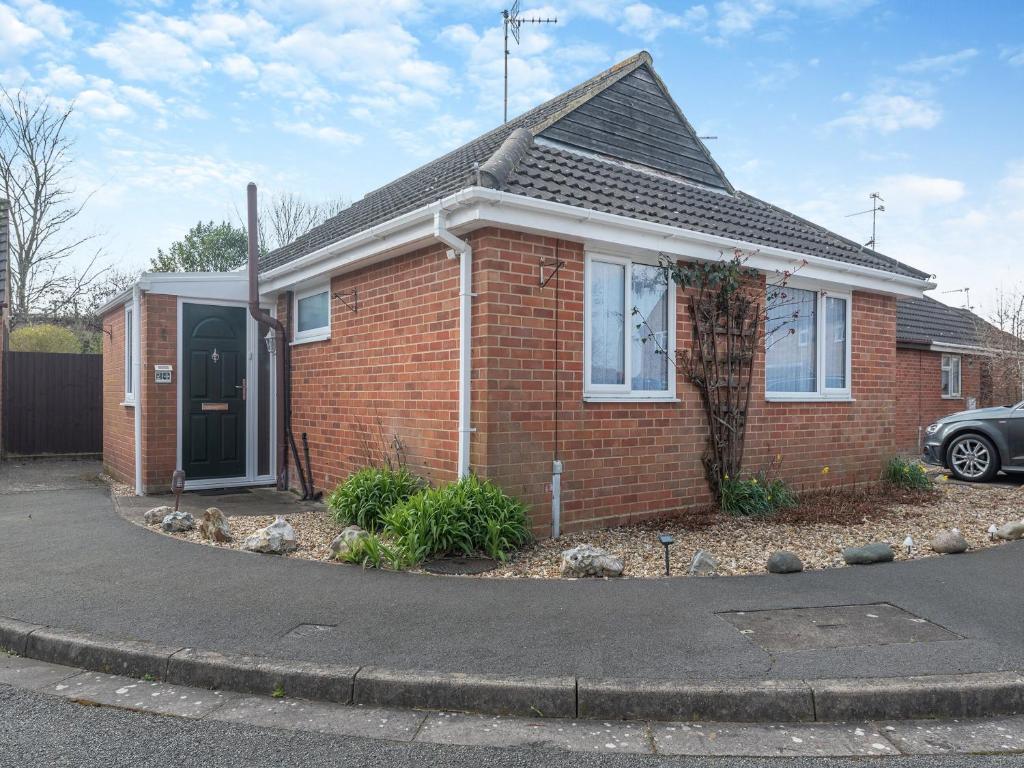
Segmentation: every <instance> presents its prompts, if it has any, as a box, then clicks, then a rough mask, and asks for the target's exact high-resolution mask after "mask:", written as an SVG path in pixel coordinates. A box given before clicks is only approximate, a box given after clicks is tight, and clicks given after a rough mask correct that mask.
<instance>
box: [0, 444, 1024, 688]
mask: <svg viewBox="0 0 1024 768" xmlns="http://www.w3.org/2000/svg"><path fill="white" fill-rule="evenodd" d="M85 466H88V465H85V464H77V466H72V465H71V464H65V463H61V464H52V465H49V467H50V468H49V469H47V468H44V465H42V464H25V465H23V466H20V467H19V466H5V467H3V469H2V470H0V471H2V474H0V480H2V487H0V615H3V616H9V617H13V618H18V619H22V620H25V621H31V622H36V623H41V624H51V625H55V626H62V627H69V628H74V629H80V630H87V631H92V632H96V633H99V634H103V635H108V636H112V637H134V638H137V639H142V640H149V641H153V642H158V643H162V644H165V645H177V646H199V647H204V648H209V649H214V650H221V651H228V652H232V651H233V652H251V653H257V654H265V655H269V656H277V657H281V658H294V659H310V660H321V661H332V662H337V663H346V664H354V665H383V666H388V667H391V668H399V669H400V668H418V669H428V670H438V671H468V672H491V673H507V674H551V675H577V676H616V677H639V678H657V677H662V676H669V677H678V678H692V679H698V678H704V679H712V678H759V677H776V678H791V677H832V676H837V677H838V676H896V675H908V674H925V673H954V672H966V671H986V670H996V669H1021V668H1024V639H1022V635H1021V632H1020V628H1021V627H1022V626H1024V600H1022V599H1021V597H1020V594H1021V583H1022V573H1024V567H1022V566H1024V544H1009V545H1006V546H1003V547H998V548H994V549H990V550H986V551H984V552H979V553H975V554H969V555H961V556H955V557H943V558H930V559H927V560H924V561H918V562H913V563H894V564H888V565H880V566H870V567H861V568H846V569H839V570H832V571H820V572H812V573H804V574H797V575H793V576H784V577H781V576H753V577H732V578H705V579H688V578H678V579H665V580H652V581H645V580H640V579H621V580H612V581H590V580H585V581H574V582H570V581H553V582H552V581H535V580H515V581H502V580H493V579H488V580H474V579H468V578H457V577H456V578H445V577H434V576H424V575H415V574H402V573H387V572H377V571H363V570H362V569H359V568H356V567H345V566H331V565H326V564H321V563H315V562H308V561H302V560H293V559H278V558H274V557H270V556H262V555H253V554H247V553H242V552H235V551H225V550H217V549H213V548H211V547H203V546H200V545H195V544H189V543H186V542H182V541H178V540H174V539H171V538H169V537H166V536H161V535H159V534H156V533H154V532H152V531H148V530H145V529H143V528H141V527H139V526H137V525H134V524H132V523H130V522H127V521H126V520H124V519H123V518H121V517H120V516H118V515H117V514H116V513H115V512H114V511H113V508H112V504H111V500H110V498H109V496H108V494H107V491H106V488H105V487H103V486H99V485H97V484H95V483H93V482H91V481H89V480H88V479H87V478H86V477H85V475H86V474H87V472H85V471H83V472H81V473H79V472H77V471H76V470H77V469H80V468H84V467H85ZM47 477H49V478H51V480H50V481H49V486H50V487H51V489H50V490H45V491H41V490H37V489H38V488H39V487H41V486H43V485H47V481H46V478H47ZM683 545H684V546H685V542H684V543H683ZM871 603H891V604H893V605H895V606H898V607H900V608H902V609H904V610H906V611H909V612H911V613H912V614H914V615H915V616H917V617H921V618H924V619H927V620H929V621H931V622H934V623H935V624H937V625H939V626H941V627H944V628H945V629H947V630H949V632H951V633H953V634H954V635H955V637H949V636H948V635H947V634H946V633H938V635H937V636H941V637H942V638H943V639H937V640H929V641H924V642H917V643H894V644H885V645H878V644H870V643H869V642H868V641H869V638H867V637H865V642H866V644H865V645H862V646H858V647H853V648H843V649H840V650H773V651H771V652H769V651H766V650H764V649H762V648H761V647H760V646H759V645H757V644H755V643H754V642H753V641H752V640H751V639H750V636H749V635H747V634H743V633H742V632H741V631H740V629H739V628H738V627H737V626H736V624H735V623H734V622H730V621H727V620H725V618H723V617H722V616H720V615H718V614H719V613H721V612H725V611H737V610H740V611H753V610H758V609H766V608H792V607H809V606H829V605H848V604H857V605H863V604H871ZM301 624H318V625H323V626H329V627H331V628H330V629H326V630H321V631H313V632H300V633H298V634H299V635H300V636H299V637H296V636H295V635H289V633H290V632H291V631H292V630H294V629H295V628H296V627H297V626H299V625H301Z"/></svg>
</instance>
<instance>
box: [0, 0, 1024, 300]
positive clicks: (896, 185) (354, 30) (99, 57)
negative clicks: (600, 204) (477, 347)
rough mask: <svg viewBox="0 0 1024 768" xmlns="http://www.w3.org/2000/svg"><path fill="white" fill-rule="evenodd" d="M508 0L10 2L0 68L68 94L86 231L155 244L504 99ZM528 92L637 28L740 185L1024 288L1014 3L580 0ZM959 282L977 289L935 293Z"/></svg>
mask: <svg viewBox="0 0 1024 768" xmlns="http://www.w3.org/2000/svg"><path fill="white" fill-rule="evenodd" d="M506 5H507V3H505V2H483V1H481V0H475V1H474V0H423V1H422V2H415V1H414V0H374V1H373V2H369V1H368V0H333V1H332V0H251V2H220V1H218V0H204V1H201V2H195V3H185V2H169V1H164V2H161V1H159V0H153V1H152V2H146V1H145V0H122V1H121V2H67V3H48V2H42V1H41V0H0V85H3V86H5V87H7V88H9V89H10V88H19V87H24V88H26V89H29V90H33V91H37V92H39V93H43V94H46V95H47V96H49V97H51V98H54V99H57V100H72V99H73V100H75V104H76V110H75V116H74V120H73V124H72V128H73V131H74V133H75V134H76V136H77V145H76V164H75V173H76V179H75V183H76V188H77V190H78V192H79V194H81V195H84V194H86V193H89V192H92V193H93V196H92V198H91V199H90V201H89V204H88V206H87V208H86V213H85V214H84V216H83V221H82V224H81V226H82V228H83V229H85V230H88V231H90V232H95V233H98V234H99V242H100V243H101V244H102V245H103V247H104V249H105V253H106V258H107V259H108V260H109V261H110V262H113V263H116V264H118V265H119V266H121V267H129V266H138V267H143V266H145V265H146V264H148V260H149V258H150V257H151V256H153V255H154V254H155V252H156V249H157V248H158V247H161V246H166V245H167V244H168V243H169V242H170V241H171V240H174V239H176V238H179V237H180V236H181V235H183V234H184V232H185V231H186V230H187V229H188V228H189V227H190V226H192V225H193V224H194V223H195V222H196V221H198V220H199V219H211V218H212V219H222V218H228V219H232V220H237V211H239V210H241V209H242V206H243V202H244V186H245V183H246V182H247V181H249V180H254V181H256V182H257V183H258V184H260V186H261V189H262V190H264V191H265V192H271V191H292V192H298V193H301V194H303V195H304V196H306V197H308V198H310V199H311V200H318V199H323V198H333V197H338V196H343V197H346V198H349V199H357V198H358V197H360V196H361V195H362V194H363V193H365V192H367V191H368V190H371V189H373V188H375V187H377V186H379V185H381V184H383V183H385V182H387V181H389V180H390V179H392V178H394V177H396V176H398V175H400V174H401V173H403V172H405V171H407V170H409V169H411V168H413V167H415V166H417V165H419V164H421V163H423V162H425V161H427V160H429V159H431V158H432V157H435V156H436V155H438V154H440V153H442V152H443V151H445V150H447V149H450V148H452V147H455V146H457V145H458V144H460V143H462V142H464V141H466V140H468V139H470V138H472V137H473V136H475V135H477V134H479V133H482V132H483V131H485V130H487V129H489V128H492V127H494V126H495V125H496V124H497V123H498V122H500V120H501V66H502V58H501V42H500V36H501V25H500V15H499V12H500V10H501V9H502V8H503V7H505V6H506ZM523 8H524V12H525V13H526V14H530V15H533V14H536V15H541V16H557V17H558V24H557V25H548V26H545V27H526V28H524V31H523V36H522V44H521V45H520V46H518V47H515V46H513V60H512V62H511V72H512V85H511V90H512V112H513V113H518V112H521V111H522V110H524V109H525V108H528V107H529V106H532V105H534V104H536V103H538V102H540V101H542V100H544V99H546V98H548V97H550V96H552V95H555V94H556V93H558V92H560V91H562V90H564V89H565V88H568V87H570V86H572V85H574V84H575V83H577V82H579V81H580V80H583V79H585V78H587V77H589V76H591V75H593V74H595V73H597V72H599V71H600V70H602V69H604V68H605V67H607V66H610V65H611V64H613V63H614V62H615V61H617V60H619V59H622V58H624V57H625V56H628V55H630V54H632V53H634V52H636V51H637V50H639V49H641V48H646V49H647V50H649V51H650V52H651V53H652V55H653V56H654V64H655V68H656V69H657V71H658V73H659V74H660V75H661V76H662V78H663V79H664V80H665V82H666V83H667V85H668V86H669V88H670V90H671V91H672V94H673V96H674V97H675V99H676V101H677V102H678V103H679V105H680V106H681V108H682V109H683V111H684V112H685V113H686V114H687V116H688V117H689V118H690V120H691V121H692V122H693V123H694V124H695V125H696V127H697V128H698V130H699V132H700V133H702V134H706V135H714V136H717V137H718V138H717V139H716V140H713V141H710V142H709V146H710V149H711V151H712V153H713V154H714V155H715V157H716V159H717V160H718V161H719V163H720V164H721V165H722V166H723V168H724V170H725V172H726V174H727V175H728V176H729V178H730V179H731V181H732V182H733V184H735V185H736V186H737V187H739V188H741V189H743V190H745V191H748V192H750V193H752V194H755V195H758V196H761V197H763V198H765V199H767V200H769V201H771V202H773V203H776V204H778V205H782V206H784V207H788V208H790V209H791V210H794V211H796V212H798V213H800V214H802V215H804V216H807V217H809V218H811V219H813V220H815V221H817V222H819V223H822V224H824V225H826V226H829V227H830V228H833V229H835V230H836V231H838V232H840V233H842V234H845V235H847V236H849V237H851V238H854V239H857V240H860V241H862V242H863V241H865V240H867V238H868V237H869V236H870V216H861V217H853V218H847V217H846V214H849V213H852V212H855V211H860V210H864V209H866V208H868V207H870V204H869V201H868V197H867V196H868V194H869V193H870V192H873V191H878V192H880V193H881V194H882V195H883V197H884V198H885V199H886V207H887V212H886V213H885V214H882V216H881V217H880V221H879V234H878V243H879V249H880V250H882V251H883V252H885V253H887V254H889V255H891V256H894V257H896V258H899V259H901V260H903V261H907V262H909V263H911V264H913V265H915V266H917V267H920V268H922V269H925V270H926V271H929V272H933V273H935V274H936V275H937V277H938V283H939V291H943V290H953V289H958V288H963V287H969V288H970V289H971V299H972V303H973V304H974V305H975V306H976V307H977V308H978V309H979V310H980V311H982V312H985V311H986V310H987V309H988V308H989V307H990V306H991V302H992V300H993V298H994V295H995V292H996V290H997V289H998V288H999V287H1000V286H1002V287H1009V286H1013V285H1022V286H1024V275H1022V270H1021V268H1020V264H1021V263H1022V255H1021V242H1022V240H1024V237H1022V236H1024V141H1022V139H1021V137H1022V135H1024V132H1022V125H1024V3H1020V2H1004V3H1000V2H996V1H995V0H987V1H986V2H985V3H978V4H964V3H962V2H909V1H903V2H895V1H887V0H724V1H716V0H709V1H708V2H704V3H675V2H661V3H656V2H647V3H644V2H636V3H630V2H609V1H608V0H589V2H583V1H582V0H564V1H563V2H557V1H555V0H551V1H550V2H547V3H543V4H539V3H534V4H530V3H524V4H523ZM938 298H941V299H943V300H945V301H947V302H948V303H952V304H960V303H962V301H963V299H962V295H961V294H945V295H938Z"/></svg>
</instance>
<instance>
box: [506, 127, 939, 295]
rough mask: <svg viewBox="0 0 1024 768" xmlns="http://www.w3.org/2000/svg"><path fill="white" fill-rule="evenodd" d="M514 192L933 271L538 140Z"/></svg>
mask: <svg viewBox="0 0 1024 768" xmlns="http://www.w3.org/2000/svg"><path fill="white" fill-rule="evenodd" d="M507 190H508V191H509V192H514V193H516V194H520V195H525V196H527V197H535V198H540V199H542V200H550V201H552V202H558V203H566V204H568V205H578V206H580V207H581V208H590V209H593V210H597V211H604V212H606V213H616V214H620V215H622V216H629V217H631V218H634V219H644V220H646V221H653V222H657V223H660V224H669V225H671V226H675V227H680V228H682V229H688V230H692V231H695V232H703V233H705V234H709V235H719V236H721V237H727V238H731V239H735V240H744V241H747V242H751V243H755V244H757V245H765V246H772V247H775V248H784V249H787V250H791V251H796V252H798V253H803V254H807V255H809V256H822V257H824V258H827V259H833V260H835V261H842V262H846V263H848V264H857V265H860V266H864V267H873V268H875V269H881V270H885V271H886V272H893V273H896V274H899V275H904V276H907V277H917V278H926V277H927V275H926V274H925V273H924V272H921V271H919V270H916V269H913V268H912V267H908V266H906V265H905V264H900V263H899V262H898V261H895V260H893V259H890V258H888V257H886V256H882V255H881V254H877V253H874V252H873V251H869V250H867V249H865V248H862V247H861V246H859V245H857V244H856V243H853V242H851V241H849V240H846V239H845V238H842V237H840V236H839V235H836V234H834V233H832V232H829V231H828V230H827V229H824V228H823V227H819V226H816V225H814V224H811V223H810V222H807V221H805V220H804V219H801V218H799V217H797V216H794V215H793V214H791V213H788V212H787V211H784V210H782V209H781V208H777V207H775V206H772V205H769V204H767V203H765V202H762V201H761V200H758V199H757V198H755V197H751V196H750V195H746V194H742V193H740V194H737V195H729V194H724V193H721V192H715V191H712V190H709V189H705V188H703V187H699V186H696V185H694V184H686V183H682V182H679V181H676V180H674V179H671V178H667V177H665V176H658V175H654V174H651V173H648V172H645V171H641V170H636V169H634V168H629V167H625V166H623V165H622V164H619V163H614V162H609V161H606V160H602V159H599V158H597V157H589V156H582V155H579V154H577V153H575V152H568V151H565V150H561V149H556V148H554V147H547V146H543V145H534V146H533V148H532V149H531V150H530V152H528V153H527V155H526V156H525V157H524V158H523V160H522V161H521V162H520V164H519V167H518V168H517V169H516V171H515V173H513V174H512V176H511V177H510V179H509V182H508V185H507Z"/></svg>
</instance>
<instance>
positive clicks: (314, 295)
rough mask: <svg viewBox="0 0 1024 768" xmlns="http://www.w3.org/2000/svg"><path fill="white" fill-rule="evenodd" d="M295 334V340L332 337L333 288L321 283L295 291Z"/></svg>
mask: <svg viewBox="0 0 1024 768" xmlns="http://www.w3.org/2000/svg"><path fill="white" fill-rule="evenodd" d="M294 313H295V335H294V338H293V341H294V342H295V343H301V342H304V341H323V340H324V339H329V338H331V290H330V286H329V285H320V286H317V287H316V288H311V289H308V290H305V291H297V292H296V293H295V307H294Z"/></svg>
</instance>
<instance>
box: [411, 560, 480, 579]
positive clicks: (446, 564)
mask: <svg viewBox="0 0 1024 768" xmlns="http://www.w3.org/2000/svg"><path fill="white" fill-rule="evenodd" d="M497 567H498V562H497V561H496V560H491V559H490V558H489V557H443V558H441V559H440V560H432V561H431V562H429V563H427V564H426V565H424V566H423V570H425V571H426V572H427V573H436V574H438V575H440V576H473V575H475V574H478V573H486V572H487V571H493V570H494V569H495V568H497Z"/></svg>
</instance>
